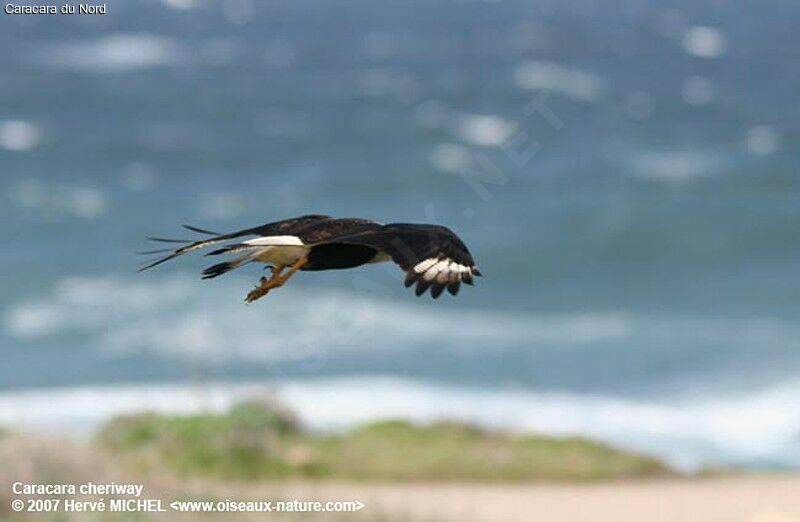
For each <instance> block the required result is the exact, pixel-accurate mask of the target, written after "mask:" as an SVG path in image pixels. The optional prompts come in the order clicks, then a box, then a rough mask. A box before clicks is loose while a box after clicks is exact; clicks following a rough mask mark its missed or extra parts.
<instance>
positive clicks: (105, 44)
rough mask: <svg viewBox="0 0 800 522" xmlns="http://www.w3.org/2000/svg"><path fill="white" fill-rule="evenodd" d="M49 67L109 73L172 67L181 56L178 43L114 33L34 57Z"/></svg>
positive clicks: (157, 38)
mask: <svg viewBox="0 0 800 522" xmlns="http://www.w3.org/2000/svg"><path fill="white" fill-rule="evenodd" d="M34 58H35V59H36V61H38V62H39V63H42V64H44V65H47V66H50V67H58V68H65V69H72V70H78V71H85V72H96V73H107V72H124V71H135V70H139V69H145V68H149V67H157V66H165V65H173V64H176V63H178V62H179V61H180V59H181V53H180V52H179V50H178V44H177V42H176V41H175V40H173V39H171V38H167V37H164V36H157V35H153V34H146V33H115V34H110V35H107V36H103V37H101V38H97V39H92V40H75V41H65V42H60V43H59V44H58V45H57V46H52V47H48V48H47V49H45V50H43V51H42V52H40V53H38V54H37V55H36V56H35V57H34Z"/></svg>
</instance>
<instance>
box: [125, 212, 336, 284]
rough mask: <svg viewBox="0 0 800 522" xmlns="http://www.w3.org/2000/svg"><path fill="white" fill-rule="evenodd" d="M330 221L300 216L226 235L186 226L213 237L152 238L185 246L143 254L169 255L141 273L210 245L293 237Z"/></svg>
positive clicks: (148, 266)
mask: <svg viewBox="0 0 800 522" xmlns="http://www.w3.org/2000/svg"><path fill="white" fill-rule="evenodd" d="M329 219H331V218H330V217H329V216H322V215H308V216H300V217H296V218H291V219H284V220H282V221H275V222H274V223H267V224H265V225H261V226H258V227H253V228H246V229H244V230H237V231H236V232H229V233H226V234H216V233H215V232H210V231H208V230H203V229H201V228H197V227H191V226H188V225H184V228H187V229H189V230H192V231H194V232H199V233H201V234H207V235H210V236H211V237H208V238H205V239H201V240H199V241H192V240H184V239H164V238H160V237H150V238H148V239H150V240H152V241H159V242H162V243H183V244H184V245H183V246H181V247H178V248H176V249H174V250H173V249H169V248H168V249H164V250H152V251H150V252H143V254H159V253H167V255H165V256H164V257H161V258H158V259H156V260H154V261H152V262H151V263H148V264H147V265H145V266H143V267H142V268H140V269H139V271H140V272H141V271H143V270H147V269H149V268H153V267H154V266H158V265H160V264H161V263H164V262H166V261H169V260H170V259H174V258H176V257H178V256H180V255H183V254H186V253H188V252H192V251H194V250H198V249H200V248H204V247H207V246H209V245H214V244H217V243H221V242H223V241H227V240H229V239H236V238H239V237H243V236H261V237H270V236H293V235H295V234H296V233H298V232H299V231H300V230H302V229H304V228H306V227H308V226H309V225H312V224H315V223H318V222H321V221H325V220H329Z"/></svg>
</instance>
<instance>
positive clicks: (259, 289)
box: [244, 277, 274, 303]
mask: <svg viewBox="0 0 800 522" xmlns="http://www.w3.org/2000/svg"><path fill="white" fill-rule="evenodd" d="M272 288H274V284H273V278H270V279H267V278H266V277H262V278H261V279H260V280H259V284H258V286H256V287H255V288H254V289H252V290H250V292H248V294H247V297H245V298H244V300H245V302H246V303H252V302H253V301H255V300H257V299H261V298H262V297H264V296H265V295H267V293H269V291H270V290H272Z"/></svg>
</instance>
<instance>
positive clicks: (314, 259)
mask: <svg viewBox="0 0 800 522" xmlns="http://www.w3.org/2000/svg"><path fill="white" fill-rule="evenodd" d="M185 228H187V229H189V230H192V231H194V232H198V233H202V234H206V235H209V236H211V237H208V238H206V239H201V240H198V241H188V240H173V239H163V238H151V239H153V240H154V241H162V242H177V243H183V246H181V247H178V248H176V249H174V250H168V249H167V250H166V251H151V252H150V253H162V252H169V253H168V254H167V255H166V256H164V257H162V258H159V259H156V260H154V261H153V262H151V263H149V264H147V265H146V266H144V267H143V268H141V270H147V269H149V268H153V267H155V266H157V265H159V264H161V263H164V262H166V261H169V260H170V259H173V258H175V257H177V256H180V255H182V254H185V253H188V252H191V251H194V250H197V249H200V248H204V247H207V246H210V245H214V244H218V243H221V242H224V241H229V240H232V239H238V238H242V237H245V236H255V237H254V238H252V239H248V240H246V241H243V242H240V243H232V244H228V245H225V246H223V247H222V248H218V249H216V250H213V251H211V252H209V253H208V254H206V255H212V256H216V255H221V254H240V255H239V256H238V257H235V258H233V259H231V260H229V261H226V262H223V263H218V264H215V265H213V266H211V267H209V268H207V269H206V270H204V271H203V278H204V279H210V278H214V277H217V276H219V275H222V274H224V273H226V272H228V271H230V270H233V269H235V268H238V267H239V266H242V265H244V264H247V263H250V262H253V261H258V262H262V263H266V264H269V265H271V266H273V267H274V271H273V277H272V278H271V279H269V280H267V279H266V278H263V279H262V282H261V287H259V288H257V289H256V290H254V291H253V292H251V293H250V295H249V296H248V301H252V300H255V299H258V298H259V297H261V295H264V294H266V292H267V291H269V289H271V288H274V287H277V286H281V285H282V284H283V283H284V282H285V281H286V280H287V279H288V278H289V277H290V276H291V275H292V274H293V273H294V272H295V271H297V270H303V271H314V270H334V269H345V268H353V267H357V266H361V265H364V264H367V263H375V262H381V261H388V260H392V261H394V262H395V263H397V264H398V265H399V266H400V268H401V269H402V270H404V271H405V272H406V278H405V286H406V287H409V286H411V285H414V284H416V289H415V294H416V295H417V296H420V295H422V294H423V293H425V292H426V291H427V290H428V289H429V288H430V290H431V295H432V296H433V297H434V298H437V297H439V296H440V295H441V294H442V292H443V291H444V290H445V289H447V290H448V291H449V292H450V293H451V294H453V295H456V294H457V293H458V291H459V289H460V285H461V283H462V282H463V283H466V284H469V285H471V284H473V278H474V276H479V275H481V274H480V272H479V270H478V267H477V266H476V265H475V261H474V260H473V258H472V255H471V254H470V253H469V250H468V249H467V247H466V245H464V243H463V242H462V241H461V239H459V237H458V236H456V235H455V234H454V233H453V232H452V231H451V230H450V229H448V228H446V227H443V226H440V225H426V224H409V223H392V224H388V225H384V224H381V223H376V222H374V221H370V220H368V219H358V218H346V219H336V218H332V217H330V216H323V215H308V216H301V217H297V218H292V219H286V220H283V221H277V222H274V223H267V224H265V225H261V226H259V227H254V228H248V229H244V230H240V231H237V232H230V233H226V234H215V233H214V232H210V231H208V230H204V229H200V228H197V227H190V226H185ZM284 268H289V272H288V273H287V274H286V275H281V271H282V270H283V269H284Z"/></svg>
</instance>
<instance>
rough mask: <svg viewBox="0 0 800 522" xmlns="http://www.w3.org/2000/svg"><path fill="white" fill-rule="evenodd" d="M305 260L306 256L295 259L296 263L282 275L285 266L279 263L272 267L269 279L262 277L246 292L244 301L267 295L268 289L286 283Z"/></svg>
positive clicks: (250, 301)
mask: <svg viewBox="0 0 800 522" xmlns="http://www.w3.org/2000/svg"><path fill="white" fill-rule="evenodd" d="M307 262H308V258H305V257H304V258H302V259H300V260H299V261H297V263H295V264H293V265H292V267H291V268H290V269H289V271H288V272H286V274H284V275H281V272H283V269H284V268H286V266H284V265H281V266H277V267H274V268H273V269H272V277H270V278H269V279H267V278H266V277H262V278H261V279H260V280H259V284H258V286H256V287H255V288H254V289H253V290H251V291H250V292H249V293H248V294H247V297H245V299H244V300H245V302H247V303H252V302H253V301H255V300H257V299H260V298H262V297H264V296H265V295H267V293H269V291H270V290H272V289H273V288H279V287H281V286H283V285H284V283H286V281H288V280H289V278H290V277H292V276H293V275H294V273H295V272H297V271H298V270H300V268H301V267H302V266H303V265H305V264H306V263H307Z"/></svg>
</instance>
